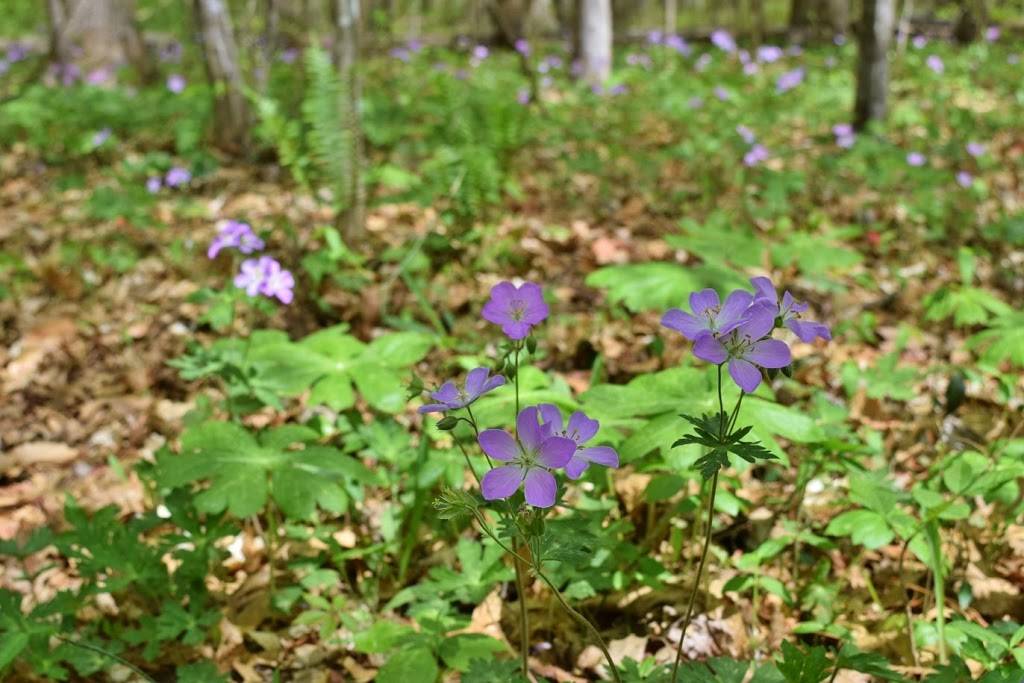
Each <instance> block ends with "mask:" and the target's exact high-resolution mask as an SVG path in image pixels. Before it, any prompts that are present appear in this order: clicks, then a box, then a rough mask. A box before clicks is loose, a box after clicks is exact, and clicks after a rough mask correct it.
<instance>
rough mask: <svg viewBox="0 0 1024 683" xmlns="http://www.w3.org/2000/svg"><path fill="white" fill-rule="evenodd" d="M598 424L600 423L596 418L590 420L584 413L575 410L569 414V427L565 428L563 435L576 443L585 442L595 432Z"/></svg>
mask: <svg viewBox="0 0 1024 683" xmlns="http://www.w3.org/2000/svg"><path fill="white" fill-rule="evenodd" d="M600 426H601V423H600V422H598V421H597V420H592V419H590V418H589V417H587V416H586V415H585V414H584V413H581V412H580V411H576V412H575V413H573V414H572V415H570V416H569V427H568V428H567V429H566V430H565V431H566V434H565V435H566V436H568V437H569V438H570V439H572V440H573V441H575V442H576V443H578V444H579V443H585V442H587V441H589V440H590V439H592V438H593V437H594V435H595V434H597V430H598V428H599V427H600Z"/></svg>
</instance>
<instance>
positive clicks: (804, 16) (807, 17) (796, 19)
mask: <svg viewBox="0 0 1024 683" xmlns="http://www.w3.org/2000/svg"><path fill="white" fill-rule="evenodd" d="M810 10H811V3H810V0H793V2H792V4H791V5H790V6H789V28H790V29H791V30H792V29H797V30H803V29H806V28H808V27H809V26H810V25H811V11H810Z"/></svg>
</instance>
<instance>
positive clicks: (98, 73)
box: [85, 66, 114, 85]
mask: <svg viewBox="0 0 1024 683" xmlns="http://www.w3.org/2000/svg"><path fill="white" fill-rule="evenodd" d="M113 77H114V74H113V72H112V71H111V70H110V69H108V68H107V67H105V66H101V67H100V68H98V69H93V70H92V71H90V72H89V73H88V74H87V75H86V77H85V82H86V83H88V84H89V85H103V84H104V83H107V82H108V81H110V80H111V79H112V78H113Z"/></svg>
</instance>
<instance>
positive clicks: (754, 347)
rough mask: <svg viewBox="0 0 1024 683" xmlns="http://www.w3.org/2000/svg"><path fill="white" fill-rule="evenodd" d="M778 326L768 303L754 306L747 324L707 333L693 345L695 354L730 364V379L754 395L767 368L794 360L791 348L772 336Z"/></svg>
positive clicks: (751, 308)
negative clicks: (762, 373)
mask: <svg viewBox="0 0 1024 683" xmlns="http://www.w3.org/2000/svg"><path fill="white" fill-rule="evenodd" d="M774 327H775V315H774V311H772V310H771V306H770V305H768V304H766V303H765V302H758V303H755V304H753V305H752V306H751V307H750V309H749V310H748V311H747V313H746V315H745V316H744V321H743V322H742V323H741V324H740V325H739V326H738V327H736V328H734V329H733V330H732V331H731V332H729V333H728V334H721V335H714V334H703V335H701V336H700V337H699V338H698V339H697V341H696V342H695V343H694V345H693V355H695V356H697V357H698V358H700V359H702V360H706V361H708V362H709V363H715V364H716V365H721V364H722V363H725V362H726V361H728V363H729V376H730V377H732V379H733V381H734V382H736V384H737V385H738V386H739V387H740V389H742V390H743V391H745V392H747V393H750V392H752V391H754V390H755V389H757V387H758V385H759V384H761V370H760V369H759V368H758V366H760V367H763V368H784V367H786V366H787V365H789V364H790V362H791V361H792V356H791V354H790V352H789V347H788V346H786V343H785V342H783V341H779V340H778V339H771V338H769V337H768V336H767V335H769V334H770V333H771V331H772V329H773V328H774Z"/></svg>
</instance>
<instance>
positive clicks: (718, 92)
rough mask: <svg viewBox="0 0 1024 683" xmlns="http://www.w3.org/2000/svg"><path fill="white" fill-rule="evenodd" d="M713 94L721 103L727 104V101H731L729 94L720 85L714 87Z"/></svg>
mask: <svg viewBox="0 0 1024 683" xmlns="http://www.w3.org/2000/svg"><path fill="white" fill-rule="evenodd" d="M714 93H715V97H717V98H718V99H720V100H721V101H722V102H728V101H729V100H731V99H732V95H731V94H729V91H728V90H726V89H725V88H723V87H722V86H720V85H716V86H715V90H714Z"/></svg>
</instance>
